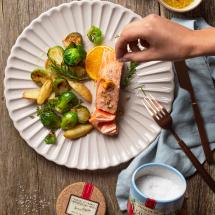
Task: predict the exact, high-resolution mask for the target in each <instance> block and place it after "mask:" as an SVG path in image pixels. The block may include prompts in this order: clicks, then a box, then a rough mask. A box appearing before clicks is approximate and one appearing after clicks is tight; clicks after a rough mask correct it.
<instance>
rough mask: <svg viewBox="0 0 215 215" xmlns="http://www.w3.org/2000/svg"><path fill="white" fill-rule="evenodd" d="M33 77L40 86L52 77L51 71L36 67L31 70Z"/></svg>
mask: <svg viewBox="0 0 215 215" xmlns="http://www.w3.org/2000/svg"><path fill="white" fill-rule="evenodd" d="M31 79H32V81H34V82H35V83H36V84H37V85H38V86H42V85H43V84H44V83H45V82H46V81H47V80H48V79H50V73H49V71H47V70H46V69H42V68H36V69H35V70H33V71H32V72H31Z"/></svg>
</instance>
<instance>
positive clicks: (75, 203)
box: [66, 195, 99, 215]
mask: <svg viewBox="0 0 215 215" xmlns="http://www.w3.org/2000/svg"><path fill="white" fill-rule="evenodd" d="M98 206H99V203H97V202H93V201H90V200H86V199H82V198H80V197H78V196H74V195H71V197H70V200H69V203H68V206H67V209H66V213H67V214H69V215H96V212H97V210H98Z"/></svg>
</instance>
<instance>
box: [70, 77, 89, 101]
mask: <svg viewBox="0 0 215 215" xmlns="http://www.w3.org/2000/svg"><path fill="white" fill-rule="evenodd" d="M68 83H69V85H70V87H72V89H73V90H74V91H75V92H76V93H77V94H79V95H80V96H81V97H82V98H83V99H85V100H86V101H87V102H89V103H92V94H91V92H90V90H89V89H88V88H87V87H86V86H85V85H84V84H83V83H80V82H77V81H69V80H68Z"/></svg>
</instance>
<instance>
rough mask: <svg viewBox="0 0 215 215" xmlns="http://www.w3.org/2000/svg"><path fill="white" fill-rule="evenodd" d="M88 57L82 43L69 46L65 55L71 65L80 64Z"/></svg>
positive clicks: (65, 59) (66, 60) (64, 57)
mask: <svg viewBox="0 0 215 215" xmlns="http://www.w3.org/2000/svg"><path fill="white" fill-rule="evenodd" d="M85 57H86V52H85V50H84V47H83V46H82V45H78V46H72V47H71V46H69V47H68V48H67V49H66V50H65V52H64V55H63V59H64V62H65V63H66V64H67V65H69V66H75V65H78V64H79V63H80V62H81V61H83V60H84V59H85Z"/></svg>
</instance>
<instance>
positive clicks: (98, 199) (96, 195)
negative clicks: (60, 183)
mask: <svg viewBox="0 0 215 215" xmlns="http://www.w3.org/2000/svg"><path fill="white" fill-rule="evenodd" d="M105 212H106V203H105V198H104V196H103V194H102V192H101V191H100V190H99V189H98V188H97V187H96V186H94V185H93V184H89V183H85V182H77V183H74V184H71V185H69V186H67V187H66V188H65V189H64V190H63V191H62V192H61V193H60V195H59V196H58V199H57V203H56V213H57V215H105Z"/></svg>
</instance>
